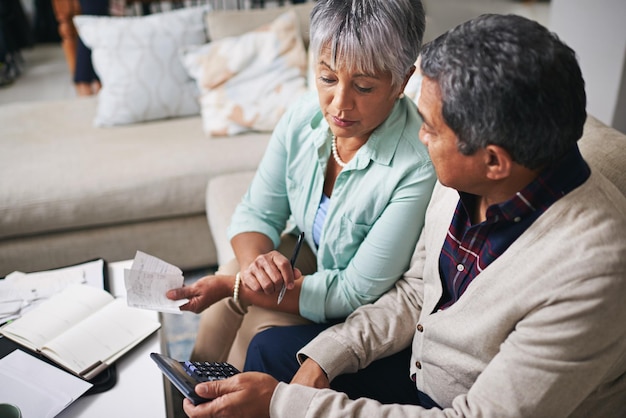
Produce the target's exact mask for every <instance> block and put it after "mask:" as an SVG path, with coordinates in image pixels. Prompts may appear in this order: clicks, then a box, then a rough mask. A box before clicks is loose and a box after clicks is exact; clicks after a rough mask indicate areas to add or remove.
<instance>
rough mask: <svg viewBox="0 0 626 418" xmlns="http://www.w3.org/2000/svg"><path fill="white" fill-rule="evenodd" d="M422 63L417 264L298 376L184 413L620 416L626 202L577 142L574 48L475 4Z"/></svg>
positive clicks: (324, 343) (209, 391)
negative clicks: (424, 184) (422, 166)
mask: <svg viewBox="0 0 626 418" xmlns="http://www.w3.org/2000/svg"><path fill="white" fill-rule="evenodd" d="M420 67H421V68H420V70H421V73H422V75H423V83H422V89H421V95H420V97H419V101H418V108H419V111H420V113H421V115H422V117H423V121H424V123H423V125H422V128H421V130H420V132H419V136H420V140H421V141H422V142H423V143H424V144H426V145H427V146H428V151H429V154H430V156H431V159H432V161H433V164H434V166H435V170H436V172H437V177H438V180H439V184H438V185H437V186H436V188H435V191H434V193H433V196H432V199H431V202H430V205H429V209H428V211H427V214H426V221H425V226H424V230H423V232H422V235H421V237H420V240H419V242H418V244H417V247H416V250H415V254H414V257H413V261H412V266H411V268H410V270H409V271H408V272H407V273H406V274H405V276H404V278H403V279H402V280H400V281H399V282H397V284H396V286H395V288H394V289H392V290H391V291H389V292H388V293H387V294H385V295H384V296H383V297H381V298H380V299H379V300H378V301H377V302H376V303H374V304H372V305H368V306H363V307H361V308H359V309H357V310H356V311H355V312H354V313H353V314H352V315H351V316H350V317H349V318H348V319H347V320H346V321H345V323H342V324H339V325H336V326H334V327H331V328H329V329H327V330H325V331H324V332H322V333H321V334H319V335H318V336H317V337H316V338H314V339H313V340H312V341H311V342H309V343H308V344H307V345H306V346H304V348H302V349H301V350H300V351H299V353H298V359H299V361H300V362H302V364H301V367H300V368H299V370H298V371H297V373H296V374H295V377H294V378H293V380H292V383H291V384H287V383H284V382H281V383H279V382H278V381H277V380H275V379H274V378H273V377H271V376H270V375H267V374H263V373H241V374H239V375H237V376H236V377H234V378H231V379H227V380H224V381H221V382H212V383H203V384H200V385H198V386H197V387H196V392H198V393H199V394H200V395H201V396H203V397H206V398H215V399H214V400H213V401H212V402H208V403H205V404H201V405H199V406H195V407H194V406H193V405H192V404H191V403H190V402H189V401H185V404H184V408H185V411H186V412H187V413H188V414H189V415H190V416H194V417H204V416H206V417H209V416H232V417H235V416H238V417H239V416H243V417H248V416H249V417H263V416H272V417H289V418H294V417H335V416H342V417H356V416H360V417H361V416H377V417H387V416H394V417H399V416H411V417H418V416H429V417H430V416H442V417H444V416H528V417H537V416H546V417H548V416H549V417H559V416H581V417H587V416H594V417H605V416H606V417H615V416H625V415H626V402H624V400H625V399H626V355H625V353H626V327H624V323H626V304H624V295H626V240H624V236H626V198H625V197H624V196H623V195H621V194H620V192H619V191H618V190H617V189H616V188H615V187H614V186H613V185H612V184H611V183H610V182H609V181H608V180H607V179H606V178H605V177H603V176H602V175H601V174H600V173H597V172H595V171H592V170H590V168H589V166H588V165H587V163H586V162H585V161H584V160H583V158H582V156H581V154H580V152H579V149H578V146H577V141H578V139H579V138H580V137H581V135H582V129H583V124H584V122H585V118H586V112H585V102H586V97H585V92H584V81H583V79H582V76H581V71H580V68H579V66H578V63H577V61H576V57H575V53H574V52H573V51H572V50H571V49H570V48H569V47H567V46H566V45H564V44H563V43H562V42H561V41H560V40H559V39H558V38H557V37H556V36H555V35H554V34H551V33H550V32H549V31H548V30H547V29H546V28H544V27H542V26H541V25H539V24H538V23H536V22H533V21H530V20H527V19H525V18H522V17H519V16H512V15H510V16H500V15H484V16H481V17H478V18H476V19H473V20H471V21H469V22H466V23H464V24H462V25H460V26H458V27H457V28H455V29H453V30H451V31H450V32H448V33H446V34H444V35H442V36H441V37H439V38H438V39H436V40H435V41H433V42H432V43H430V44H428V45H427V46H425V47H424V50H423V51H422V55H421V63H420ZM287 331H288V330H287ZM275 332H276V331H275V330H269V331H267V332H266V333H263V334H260V335H258V336H257V339H256V340H255V342H254V343H253V346H252V347H251V350H252V349H253V348H254V350H255V351H254V352H252V351H251V352H249V356H252V357H258V358H257V359H254V358H253V359H251V362H252V363H255V362H257V363H259V364H262V365H263V366H264V368H265V369H266V370H267V371H269V372H270V373H272V368H273V366H274V365H275V364H279V366H280V367H284V362H289V361H290V359H289V356H287V357H285V353H287V354H289V353H290V351H291V354H290V355H293V353H294V352H295V351H293V350H296V349H297V347H292V346H290V344H289V340H288V339H282V340H281V341H280V344H277V345H276V346H282V347H284V348H283V349H282V351H277V350H276V346H273V347H269V346H265V345H264V343H263V342H264V341H268V340H271V338H276V334H274V333H275ZM281 332H283V333H284V332H285V330H281ZM316 332H318V330H315V332H313V333H312V335H314V334H315V333H316ZM299 334H301V330H299ZM281 336H282V337H284V336H285V334H281ZM265 349H267V350H270V349H271V350H273V351H271V355H264V354H268V353H264V352H263V350H265ZM409 358H410V362H408V361H405V360H400V361H398V359H407V360H408V359H409ZM263 359H266V360H263ZM267 359H270V360H267ZM399 365H400V366H399ZM295 367H297V364H296V366H294V370H295ZM340 375H341V376H340ZM388 387H391V388H392V389H393V391H394V392H397V394H398V395H397V397H398V399H393V396H391V397H390V396H389V395H388V394H386V395H384V397H385V399H381V398H383V396H379V393H378V392H385V389H387V388H388ZM329 388H333V389H336V390H332V389H329ZM342 391H343V392H346V393H348V395H349V396H348V395H346V393H342ZM386 392H389V391H388V390H387V391H386ZM411 393H412V394H413V395H412V396H411ZM407 394H408V396H407ZM407 398H408V401H407ZM427 408H430V409H427Z"/></svg>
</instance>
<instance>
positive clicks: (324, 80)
mask: <svg viewBox="0 0 626 418" xmlns="http://www.w3.org/2000/svg"><path fill="white" fill-rule="evenodd" d="M319 80H320V81H321V82H322V83H324V84H332V83H334V82H335V80H333V79H332V78H327V77H324V76H320V78H319Z"/></svg>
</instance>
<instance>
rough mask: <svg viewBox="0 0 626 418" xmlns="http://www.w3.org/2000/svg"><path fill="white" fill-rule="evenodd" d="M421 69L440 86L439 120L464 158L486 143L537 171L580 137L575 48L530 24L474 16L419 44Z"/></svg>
mask: <svg viewBox="0 0 626 418" xmlns="http://www.w3.org/2000/svg"><path fill="white" fill-rule="evenodd" d="M420 67H421V71H422V74H423V75H424V76H425V77H428V78H430V79H432V80H435V81H436V82H437V84H438V85H439V88H440V89H441V96H442V97H441V98H442V116H443V119H444V121H445V122H446V124H447V125H448V126H449V127H450V129H452V131H453V132H454V133H455V134H456V136H457V138H458V149H459V151H460V152H461V153H463V154H465V155H471V154H473V153H474V152H476V151H477V150H479V149H482V148H485V147H486V146H487V145H490V144H493V145H498V146H501V147H502V148H504V149H506V150H507V151H508V152H509V153H510V154H511V157H512V158H513V160H514V161H516V162H517V163H519V164H521V165H523V166H525V167H527V168H530V169H536V168H540V167H542V166H545V165H548V164H550V163H552V162H553V161H555V160H557V159H559V158H560V157H561V156H563V155H564V154H565V153H566V152H567V151H569V150H570V149H571V148H572V146H573V145H575V144H576V141H578V139H579V138H580V137H581V136H582V132H583V125H584V123H585V119H586V117H587V113H586V110H585V106H586V95H585V82H584V80H583V77H582V73H581V70H580V67H579V65H578V61H577V59H576V53H575V52H574V51H573V50H572V49H571V48H569V47H568V46H567V45H565V44H564V43H563V42H561V41H560V40H559V38H558V36H557V35H556V34H554V33H551V32H549V31H548V29H547V28H545V27H543V26H541V25H540V24H539V23H537V22H535V21H532V20H529V19H526V18H524V17H521V16H515V15H483V16H479V17H477V18H475V19H472V20H470V21H468V22H465V23H463V24H461V25H459V26H457V27H456V28H454V29H452V30H450V31H448V32H447V33H445V34H443V35H441V36H440V37H438V38H437V39H435V40H434V41H432V42H430V43H428V44H426V45H425V46H424V48H423V50H422V58H421V64H420Z"/></svg>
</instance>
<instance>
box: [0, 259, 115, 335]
mask: <svg viewBox="0 0 626 418" xmlns="http://www.w3.org/2000/svg"><path fill="white" fill-rule="evenodd" d="M103 271H104V261H103V260H94V261H88V262H86V263H82V264H78V265H75V266H69V267H63V268H59V269H54V270H45V271H37V272H33V273H23V272H21V271H14V272H13V273H10V274H9V275H7V276H6V277H5V279H4V280H0V323H3V322H7V321H10V320H13V319H15V318H18V317H19V316H21V315H23V314H25V313H26V312H28V311H29V310H31V309H32V308H34V307H35V306H37V305H38V304H40V303H41V302H43V301H44V300H47V299H49V298H50V296H52V295H54V294H56V293H59V292H60V291H61V290H63V289H65V288H67V287H68V286H70V285H73V284H80V283H84V284H88V285H90V286H94V287H97V288H99V289H102V288H104V276H103Z"/></svg>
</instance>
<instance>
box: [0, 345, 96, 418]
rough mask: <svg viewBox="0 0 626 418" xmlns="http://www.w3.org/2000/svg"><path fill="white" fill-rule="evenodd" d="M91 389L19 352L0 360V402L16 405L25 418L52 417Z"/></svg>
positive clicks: (61, 371)
mask: <svg viewBox="0 0 626 418" xmlns="http://www.w3.org/2000/svg"><path fill="white" fill-rule="evenodd" d="M0 338H1V337H0ZM92 386H93V385H92V384H91V383H89V382H86V381H84V380H82V379H79V378H78V377H76V376H74V375H72V374H69V373H67V372H65V371H63V370H61V369H58V368H56V367H54V366H51V365H49V364H48V363H46V362H44V361H43V360H40V359H38V358H35V357H33V356H31V355H30V354H27V353H25V352H23V351H21V350H15V351H13V352H12V353H10V354H9V355H7V356H5V357H4V358H2V359H0V394H1V396H0V398H1V399H0V400H1V401H2V402H9V403H12V404H14V405H17V406H18V408H20V410H21V411H22V416H23V417H24V418H28V417H41V418H47V417H54V416H56V415H57V414H59V412H61V411H62V410H64V409H65V408H67V407H68V406H69V405H70V404H71V403H72V402H74V401H75V400H76V399H78V398H79V397H80V396H81V395H82V394H83V393H85V392H86V391H87V390H89V388H91V387H92Z"/></svg>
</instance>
